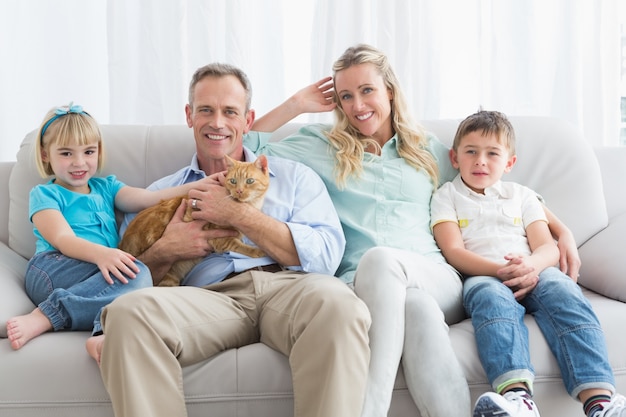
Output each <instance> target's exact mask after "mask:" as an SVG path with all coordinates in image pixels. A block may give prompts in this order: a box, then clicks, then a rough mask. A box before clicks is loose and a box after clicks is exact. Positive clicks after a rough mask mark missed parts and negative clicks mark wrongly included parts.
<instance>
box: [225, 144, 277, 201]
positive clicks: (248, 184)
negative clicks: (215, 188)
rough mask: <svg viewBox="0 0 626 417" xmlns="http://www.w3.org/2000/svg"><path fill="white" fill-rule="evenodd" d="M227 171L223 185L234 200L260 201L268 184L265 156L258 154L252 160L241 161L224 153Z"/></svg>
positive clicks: (268, 175)
mask: <svg viewBox="0 0 626 417" xmlns="http://www.w3.org/2000/svg"><path fill="white" fill-rule="evenodd" d="M226 161H227V165H228V171H226V181H225V182H224V186H225V187H226V189H227V190H228V192H229V193H230V195H231V197H232V198H234V199H235V200H238V201H241V202H244V203H255V202H258V201H262V198H263V196H264V195H265V192H266V191H267V189H268V188H269V185H270V174H269V168H268V166H267V158H266V157H265V155H260V156H259V157H258V158H257V159H256V160H255V161H254V162H242V161H237V160H235V159H232V158H230V157H229V156H228V155H226Z"/></svg>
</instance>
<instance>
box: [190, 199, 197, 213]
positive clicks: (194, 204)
mask: <svg viewBox="0 0 626 417" xmlns="http://www.w3.org/2000/svg"><path fill="white" fill-rule="evenodd" d="M191 208H192V209H194V210H198V200H196V199H195V198H192V199H191Z"/></svg>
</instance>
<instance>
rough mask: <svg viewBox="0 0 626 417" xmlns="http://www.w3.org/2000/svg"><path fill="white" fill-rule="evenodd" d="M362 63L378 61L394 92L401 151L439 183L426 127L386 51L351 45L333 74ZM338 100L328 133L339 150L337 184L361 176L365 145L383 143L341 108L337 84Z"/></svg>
mask: <svg viewBox="0 0 626 417" xmlns="http://www.w3.org/2000/svg"><path fill="white" fill-rule="evenodd" d="M359 64H372V65H374V66H375V67H376V69H377V71H378V73H379V74H380V76H381V77H382V78H383V81H384V83H385V85H386V87H387V88H388V89H389V91H390V92H391V96H392V97H393V98H392V100H391V124H392V126H391V127H392V129H393V131H394V132H395V133H396V134H397V136H398V143H399V146H398V153H399V154H400V156H401V157H402V158H404V159H405V160H406V161H407V162H408V163H409V164H410V165H411V166H413V167H415V169H417V170H421V169H424V170H425V171H426V173H427V174H428V175H429V176H430V178H431V179H432V181H433V184H435V186H436V185H437V182H438V175H439V171H438V169H437V162H436V160H435V158H434V157H433V155H432V154H431V153H430V152H429V151H428V150H427V149H426V146H427V144H426V134H425V132H424V130H423V128H422V127H421V126H420V125H419V124H417V123H415V122H413V120H412V118H411V117H410V115H409V112H408V106H407V104H406V99H405V98H404V94H402V91H401V90H400V85H399V83H398V79H397V78H396V75H395V74H394V72H393V69H392V68H391V65H389V61H388V60H387V57H386V56H385V54H383V53H382V52H381V51H379V50H378V49H376V48H374V47H372V46H370V45H365V44H360V45H356V46H353V47H350V48H348V49H346V51H345V52H344V53H343V55H341V56H340V57H339V59H337V61H335V63H334V65H333V75H335V76H336V75H337V73H338V72H339V71H342V70H345V69H347V68H350V67H351V66H353V65H359ZM335 87H336V86H335ZM335 102H336V103H337V107H336V108H335V119H336V121H335V125H334V126H333V128H332V129H331V130H330V132H328V133H327V137H328V140H329V141H330V143H331V144H332V146H333V147H334V148H335V149H336V151H337V165H336V167H335V175H336V181H337V184H338V185H339V186H340V187H343V186H345V183H346V181H347V178H348V177H349V176H356V177H358V176H359V175H360V173H361V172H362V170H363V155H364V154H365V149H366V148H367V147H368V146H374V147H375V148H378V149H380V146H379V144H378V143H377V142H376V141H375V140H374V139H372V138H370V137H366V136H364V135H363V134H361V132H359V131H358V130H357V129H356V128H354V127H353V126H352V125H351V124H350V123H349V121H348V118H347V116H346V115H345V113H344V111H343V109H342V108H341V101H340V100H339V96H338V94H337V88H335Z"/></svg>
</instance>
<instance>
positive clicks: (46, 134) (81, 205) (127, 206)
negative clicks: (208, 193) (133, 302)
mask: <svg viewBox="0 0 626 417" xmlns="http://www.w3.org/2000/svg"><path fill="white" fill-rule="evenodd" d="M37 138H38V140H39V143H38V145H39V146H36V145H35V147H36V163H37V169H38V170H39V173H40V174H41V175H42V177H44V178H46V177H48V176H53V178H52V179H51V180H50V181H49V182H48V183H46V184H42V185H38V186H36V187H34V188H33V189H32V190H31V193H30V207H29V216H30V218H31V221H32V222H33V225H34V233H35V236H36V237H37V246H36V251H35V255H34V256H33V257H32V259H31V260H30V261H29V263H28V267H27V271H26V277H25V288H26V292H27V294H28V296H29V297H30V298H31V300H32V301H33V303H35V304H36V305H37V308H35V309H34V310H33V311H32V312H31V313H29V314H26V315H23V316H17V317H13V318H11V319H9V320H8V321H7V333H8V337H9V340H10V342H11V346H12V348H13V349H19V348H21V347H22V346H24V344H26V343H27V342H28V341H29V340H31V339H33V338H34V337H37V336H39V335H40V334H42V333H44V332H47V331H49V330H55V331H56V330H62V329H71V330H89V329H93V334H99V333H100V332H101V328H100V311H101V309H102V308H103V307H104V306H105V305H107V304H109V303H110V302H111V301H113V299H114V298H116V297H118V296H120V295H121V294H124V293H127V292H129V291H133V290H135V289H139V288H144V287H149V286H151V285H152V276H151V274H150V271H149V269H148V268H147V267H146V266H145V265H144V264H143V263H141V262H140V261H138V260H137V259H135V258H134V257H133V256H132V255H130V254H128V253H126V252H123V251H121V250H119V249H117V244H118V232H117V224H116V221H115V211H114V209H115V208H117V209H119V210H121V211H124V212H137V211H140V210H143V209H145V208H147V207H149V206H152V205H154V204H157V203H158V202H159V201H160V200H162V199H167V198H170V197H175V196H177V195H182V194H185V193H187V192H188V191H189V190H190V189H192V188H193V186H194V184H195V183H189V184H186V185H182V186H179V187H173V188H168V189H163V190H159V191H148V190H145V189H142V188H135V187H129V186H127V185H125V184H123V183H121V182H120V181H118V180H117V179H116V178H115V176H112V175H111V176H108V177H106V178H98V177H94V175H95V174H96V173H97V172H98V171H99V169H100V168H101V165H102V159H103V148H102V137H101V133H100V128H99V126H98V124H97V122H96V121H95V120H94V119H93V118H92V117H91V116H90V115H89V114H88V113H86V112H84V111H83V109H82V107H81V106H74V105H72V103H70V105H69V106H64V107H60V108H56V109H52V110H50V111H49V112H48V114H46V117H45V118H44V121H43V123H42V124H41V127H40V129H39V135H38V137H37ZM201 181H212V180H211V179H205V180H201Z"/></svg>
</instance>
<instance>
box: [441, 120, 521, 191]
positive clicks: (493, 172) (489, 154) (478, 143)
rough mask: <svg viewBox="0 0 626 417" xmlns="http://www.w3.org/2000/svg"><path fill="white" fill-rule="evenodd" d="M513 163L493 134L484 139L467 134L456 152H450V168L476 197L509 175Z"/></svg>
mask: <svg viewBox="0 0 626 417" xmlns="http://www.w3.org/2000/svg"><path fill="white" fill-rule="evenodd" d="M516 159H517V157H516V156H515V155H510V153H509V150H508V149H507V147H506V146H505V145H504V144H503V143H502V142H501V141H499V140H498V136H497V135H496V134H493V133H491V134H487V135H485V134H483V131H473V132H469V133H467V134H466V135H465V136H463V137H462V138H461V140H460V142H459V144H458V148H457V149H456V150H454V149H451V150H450V160H451V161H452V166H454V167H455V168H457V169H458V170H459V171H460V173H461V178H462V179H463V182H464V183H465V185H467V186H468V187H469V188H470V189H472V190H473V191H475V192H477V193H479V194H484V192H485V188H487V187H490V186H492V185H494V184H495V183H496V182H498V181H499V180H500V179H501V178H502V175H504V173H505V172H509V171H511V169H512V168H513V165H514V164H515V161H516Z"/></svg>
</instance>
